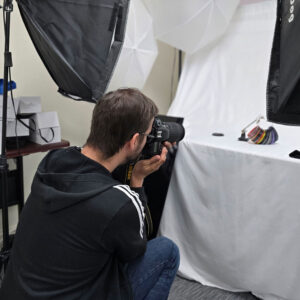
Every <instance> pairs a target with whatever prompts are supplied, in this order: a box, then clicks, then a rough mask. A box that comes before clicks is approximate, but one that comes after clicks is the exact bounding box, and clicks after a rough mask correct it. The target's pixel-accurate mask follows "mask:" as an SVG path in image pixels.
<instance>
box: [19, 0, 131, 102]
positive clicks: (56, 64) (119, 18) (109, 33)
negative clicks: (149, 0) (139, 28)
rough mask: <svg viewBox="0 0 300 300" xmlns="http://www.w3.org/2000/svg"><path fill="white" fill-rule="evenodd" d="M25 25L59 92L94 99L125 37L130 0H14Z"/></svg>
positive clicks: (103, 87)
mask: <svg viewBox="0 0 300 300" xmlns="http://www.w3.org/2000/svg"><path fill="white" fill-rule="evenodd" d="M18 4H19V9H20V12H21V15H22V18H23V21H24V23H25V26H26V28H27V31H28V33H29V35H30V37H31V39H32V41H33V43H34V45H35V48H36V50H37V52H38V53H39V55H40V57H41V59H42V61H43V63H44V64H45V66H46V68H47V70H48V72H49V73H50V75H51V76H52V78H53V80H54V81H55V82H56V84H57V85H58V87H59V92H61V93H62V94H63V95H65V96H68V97H71V98H73V99H75V100H86V101H90V102H96V101H97V100H99V99H100V98H101V96H102V95H103V93H104V92H105V90H106V87H107V85H108V83H109V80H110V77H111V75H112V72H113V69H114V66H115V64H116V62H117V59H118V56H119V53H120V51H121V47H122V44H123V41H124V33H125V26H126V18H127V12H128V5H129V0H43V1H40V0H18Z"/></svg>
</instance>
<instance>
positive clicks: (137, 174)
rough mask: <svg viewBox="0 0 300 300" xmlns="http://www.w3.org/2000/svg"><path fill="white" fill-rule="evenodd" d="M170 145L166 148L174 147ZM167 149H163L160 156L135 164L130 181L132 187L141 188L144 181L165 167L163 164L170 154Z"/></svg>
mask: <svg viewBox="0 0 300 300" xmlns="http://www.w3.org/2000/svg"><path fill="white" fill-rule="evenodd" d="M166 143H168V142H166ZM169 144H170V143H168V144H167V145H166V146H167V147H169V146H172V144H170V145H169ZM167 147H163V149H162V151H161V154H160V155H155V156H153V157H151V158H149V159H144V160H139V161H138V162H137V163H136V164H135V166H134V168H133V170H132V175H131V180H130V186H131V187H141V186H142V185H143V182H144V179H145V178H146V177H147V176H148V175H150V174H151V173H153V172H155V171H157V170H158V169H159V168H160V167H161V166H162V165H163V163H164V162H165V161H166V157H167V153H168V150H167Z"/></svg>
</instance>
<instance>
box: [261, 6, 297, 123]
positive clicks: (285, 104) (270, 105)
mask: <svg viewBox="0 0 300 300" xmlns="http://www.w3.org/2000/svg"><path fill="white" fill-rule="evenodd" d="M299 36H300V1H299V0H278V5H277V20H276V27H275V34H274V40H273V48H272V55H271V62H270V69H269V78H268V85H267V118H268V120H269V121H272V122H276V123H281V124H289V125H300V39H299Z"/></svg>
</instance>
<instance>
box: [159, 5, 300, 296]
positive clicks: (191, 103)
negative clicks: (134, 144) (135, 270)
mask: <svg viewBox="0 0 300 300" xmlns="http://www.w3.org/2000/svg"><path fill="white" fill-rule="evenodd" d="M275 16H276V1H275V0H270V1H264V2H257V1H255V3H253V4H248V5H243V6H240V7H239V8H238V10H237V12H236V14H235V16H234V17H233V20H232V22H231V24H230V26H229V28H228V30H227V32H226V34H225V35H224V36H223V38H222V39H221V40H219V41H218V42H216V43H215V44H214V45H212V46H210V47H209V48H206V49H204V50H202V51H198V52H196V53H195V54H193V55H187V56H186V58H185V64H184V68H183V73H182V77H181V80H180V83H179V87H178V92H177V95H176V99H175V100H174V102H173V104H172V107H171V108H170V110H169V114H170V115H174V116H183V117H184V118H185V121H184V125H185V128H186V137H185V139H184V140H183V141H182V142H181V144H180V147H179V151H178V154H177V158H176V162H175V168H174V173H173V176H172V179H171V184H170V188H169V192H168V195H167V199H166V204H165V208H164V212H163V216H162V220H161V226H160V233H161V234H163V235H165V236H168V237H170V238H171V239H173V240H174V241H175V242H176V243H177V244H178V246H179V248H180V252H181V264H180V268H179V271H180V273H181V274H182V275H183V276H185V277H187V278H191V279H194V280H196V281H199V282H202V283H203V284H207V285H211V286H217V287H220V288H224V289H228V290H232V291H251V292H253V293H254V294H256V295H258V296H260V297H262V298H264V299H272V300H275V299H289V300H299V295H300V287H299V285H298V281H299V276H300V271H299V270H300V259H299V258H300V254H299V253H300V240H299V238H298V237H299V235H300V202H299V195H300V185H299V174H300V160H296V159H292V158H290V157H289V156H288V154H289V153H290V152H291V151H293V150H295V149H298V150H300V139H299V138H300V128H299V127H287V126H282V125H278V124H273V125H274V127H275V128H276V129H277V130H278V132H279V141H278V142H277V143H276V144H275V145H251V144H249V143H245V142H239V141H237V138H238V137H239V135H240V130H241V129H242V128H243V127H245V126H246V125H247V124H248V123H250V122H251V121H252V120H254V119H255V118H256V117H257V115H258V114H259V113H262V114H265V110H266V82H267V76H268V67H269V59H270V53H271V46H272V39H273V32H274V25H275ZM261 125H262V127H268V126H269V125H270V124H267V123H262V124H261ZM216 131H218V132H222V133H224V135H225V136H224V137H214V136H212V135H211V134H212V132H216Z"/></svg>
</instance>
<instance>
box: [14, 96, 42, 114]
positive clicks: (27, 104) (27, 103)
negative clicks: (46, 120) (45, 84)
mask: <svg viewBox="0 0 300 300" xmlns="http://www.w3.org/2000/svg"><path fill="white" fill-rule="evenodd" d="M18 100H19V106H18V114H19V115H26V114H35V113H39V112H41V111H42V104H41V97H38V96H34V97H32V96H31V97H19V98H18Z"/></svg>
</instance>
